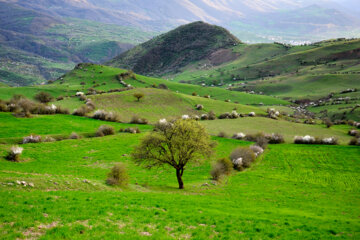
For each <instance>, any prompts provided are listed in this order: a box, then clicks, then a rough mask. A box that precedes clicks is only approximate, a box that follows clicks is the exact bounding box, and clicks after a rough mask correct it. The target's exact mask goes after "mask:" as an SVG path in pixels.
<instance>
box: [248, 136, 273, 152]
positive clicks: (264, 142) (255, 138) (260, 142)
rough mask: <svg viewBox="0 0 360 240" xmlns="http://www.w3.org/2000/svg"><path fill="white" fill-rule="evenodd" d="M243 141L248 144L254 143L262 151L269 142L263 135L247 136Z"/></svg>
mask: <svg viewBox="0 0 360 240" xmlns="http://www.w3.org/2000/svg"><path fill="white" fill-rule="evenodd" d="M245 140H246V141H250V142H256V144H257V145H258V146H259V147H262V148H263V149H265V148H266V147H267V144H268V143H269V140H268V139H267V138H266V136H265V135H264V133H257V134H255V135H254V134H247V135H246V137H245Z"/></svg>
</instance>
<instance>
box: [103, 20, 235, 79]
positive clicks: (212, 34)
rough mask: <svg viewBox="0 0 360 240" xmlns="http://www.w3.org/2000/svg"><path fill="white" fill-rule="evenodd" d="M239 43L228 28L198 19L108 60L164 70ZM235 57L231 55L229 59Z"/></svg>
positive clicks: (128, 66)
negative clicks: (198, 20)
mask: <svg viewBox="0 0 360 240" xmlns="http://www.w3.org/2000/svg"><path fill="white" fill-rule="evenodd" d="M239 43H240V41H239V40H238V39H237V38H236V37H234V36H233V35H231V34H230V33H229V32H228V31H227V30H225V29H224V28H221V27H218V26H214V25H210V24H207V23H204V22H194V23H191V24H187V25H184V26H181V27H179V28H176V29H175V30H172V31H170V32H168V33H166V34H163V35H160V36H158V37H156V38H154V39H152V40H150V41H148V42H146V43H143V44H141V45H139V46H136V47H135V48H133V49H131V50H129V51H127V52H125V53H123V54H121V55H120V56H118V57H116V58H114V59H112V60H111V61H110V62H109V63H108V64H110V65H111V66H115V67H121V68H126V69H133V70H134V71H135V72H137V73H140V74H143V73H146V74H164V73H167V72H173V71H176V70H177V69H179V68H181V67H183V66H186V65H188V64H189V63H191V62H194V61H198V60H201V59H203V58H207V57H215V56H214V55H216V54H218V53H217V52H220V51H225V52H227V51H228V50H227V49H228V48H229V47H231V46H234V45H236V44H239ZM230 53H231V52H230ZM230 55H231V54H230ZM234 57H235V56H229V59H226V60H230V59H231V58H234Z"/></svg>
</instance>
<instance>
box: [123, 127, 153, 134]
mask: <svg viewBox="0 0 360 240" xmlns="http://www.w3.org/2000/svg"><path fill="white" fill-rule="evenodd" d="M154 130H155V129H154ZM120 132H127V133H132V134H136V133H140V132H141V131H140V129H139V128H138V127H136V128H131V127H130V128H125V129H120Z"/></svg>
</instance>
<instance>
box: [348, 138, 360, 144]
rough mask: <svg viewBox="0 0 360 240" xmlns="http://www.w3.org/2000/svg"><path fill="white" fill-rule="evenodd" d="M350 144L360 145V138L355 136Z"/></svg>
mask: <svg viewBox="0 0 360 240" xmlns="http://www.w3.org/2000/svg"><path fill="white" fill-rule="evenodd" d="M349 145H354V146H360V138H359V137H357V138H353V139H351V140H350V142H349Z"/></svg>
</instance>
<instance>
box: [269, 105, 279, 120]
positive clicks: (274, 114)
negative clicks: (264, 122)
mask: <svg viewBox="0 0 360 240" xmlns="http://www.w3.org/2000/svg"><path fill="white" fill-rule="evenodd" d="M267 113H268V117H269V118H272V119H277V118H278V117H279V116H280V112H279V111H276V110H275V109H274V108H268V109H267Z"/></svg>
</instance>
